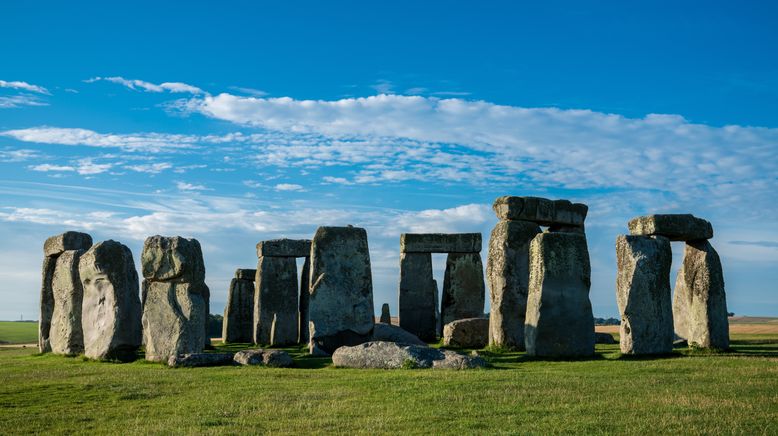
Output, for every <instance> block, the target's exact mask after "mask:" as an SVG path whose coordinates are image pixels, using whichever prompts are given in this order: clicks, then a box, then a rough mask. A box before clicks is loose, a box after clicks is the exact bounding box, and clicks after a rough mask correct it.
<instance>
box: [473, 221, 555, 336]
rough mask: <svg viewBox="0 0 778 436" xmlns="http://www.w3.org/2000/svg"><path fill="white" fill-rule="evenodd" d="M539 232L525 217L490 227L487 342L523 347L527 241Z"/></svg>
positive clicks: (525, 310) (526, 289) (527, 272)
mask: <svg viewBox="0 0 778 436" xmlns="http://www.w3.org/2000/svg"><path fill="white" fill-rule="evenodd" d="M540 232H541V231H540V227H539V226H538V225H537V224H536V223H533V222H529V221H500V222H498V223H497V225H496V226H495V227H494V229H493V230H492V235H491V238H490V239H489V257H488V258H487V261H486V276H487V279H488V280H489V290H490V297H491V304H490V313H489V322H490V326H489V344H490V345H494V346H497V347H506V348H514V349H518V350H523V349H524V316H525V314H526V312H527V293H528V287H529V245H530V242H532V239H533V238H534V237H535V235H537V234H538V233H540Z"/></svg>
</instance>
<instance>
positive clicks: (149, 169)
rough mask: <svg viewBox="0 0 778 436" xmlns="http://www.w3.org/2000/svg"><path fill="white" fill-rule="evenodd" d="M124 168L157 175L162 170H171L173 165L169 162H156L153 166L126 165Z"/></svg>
mask: <svg viewBox="0 0 778 436" xmlns="http://www.w3.org/2000/svg"><path fill="white" fill-rule="evenodd" d="M125 168H127V169H128V170H132V171H135V172H138V173H147V174H159V173H161V172H162V171H164V170H167V169H170V168H173V164H171V163H169V162H158V163H153V164H140V165H127V166H125Z"/></svg>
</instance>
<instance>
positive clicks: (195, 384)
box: [0, 335, 778, 434]
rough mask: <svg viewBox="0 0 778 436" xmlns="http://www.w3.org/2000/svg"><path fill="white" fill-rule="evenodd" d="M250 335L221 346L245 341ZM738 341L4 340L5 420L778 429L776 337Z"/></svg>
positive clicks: (83, 427) (245, 428)
mask: <svg viewBox="0 0 778 436" xmlns="http://www.w3.org/2000/svg"><path fill="white" fill-rule="evenodd" d="M240 348H241V347H240V346H232V347H230V348H227V347H217V349H223V350H224V349H232V350H235V349H240ZM733 348H734V351H733V352H729V353H710V352H705V351H689V350H684V351H679V352H676V353H675V354H674V355H673V356H670V357H664V358H654V359H634V358H625V357H622V356H620V354H619V353H618V345H598V347H597V351H598V355H597V357H596V358H594V359H589V360H579V361H541V360H530V359H527V358H526V357H524V356H523V355H522V353H506V354H489V353H484V355H485V357H487V359H488V360H489V361H490V362H491V363H492V365H493V368H490V369H483V370H470V371H443V370H394V371H386V370H351V369H336V368H332V367H331V366H330V360H329V359H327V358H312V357H305V356H304V354H303V353H302V352H301V350H300V349H287V350H288V351H290V352H292V353H293V354H294V357H295V361H296V363H297V365H298V368H289V369H271V368H259V367H217V368H193V369H169V368H167V367H165V366H163V365H161V364H152V363H145V362H142V361H137V362H134V363H129V364H116V363H98V362H91V361H85V360H84V359H83V358H79V357H77V358H67V357H60V356H54V355H38V354H35V351H34V350H30V349H20V348H4V349H0V417H2V428H3V433H33V432H35V433H43V432H46V433H49V432H55V433H86V432H88V433H122V434H126V433H198V434H199V433H230V434H237V433H295V434H307V433H329V432H337V433H361V434H376V433H379V434H386V433H414V434H422V433H424V434H430V433H431V434H442V433H446V434H454V433H478V434H492V433H536V434H547V433H631V434H638V433H642V434H646V433H648V434H657V433H696V434H702V433H745V434H776V433H778V336H776V335H773V336H770V337H765V336H764V335H760V337H759V338H753V339H751V338H739V337H738V336H733Z"/></svg>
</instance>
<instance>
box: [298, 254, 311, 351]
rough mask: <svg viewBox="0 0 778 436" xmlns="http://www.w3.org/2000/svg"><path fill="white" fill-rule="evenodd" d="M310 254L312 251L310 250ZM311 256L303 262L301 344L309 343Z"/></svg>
mask: <svg viewBox="0 0 778 436" xmlns="http://www.w3.org/2000/svg"><path fill="white" fill-rule="evenodd" d="M308 254H310V251H309V252H308ZM310 283H311V258H310V256H307V257H306V258H305V262H303V270H302V272H301V273H300V305H299V309H298V312H299V317H300V323H299V326H298V328H297V335H298V339H297V342H298V343H300V344H307V343H308V301H309V299H310V295H311V294H310V292H311V284H310Z"/></svg>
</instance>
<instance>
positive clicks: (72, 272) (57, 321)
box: [49, 250, 84, 355]
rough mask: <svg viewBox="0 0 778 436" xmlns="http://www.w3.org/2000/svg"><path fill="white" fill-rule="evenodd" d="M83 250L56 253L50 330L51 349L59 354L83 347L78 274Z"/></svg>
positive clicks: (76, 351) (80, 292)
mask: <svg viewBox="0 0 778 436" xmlns="http://www.w3.org/2000/svg"><path fill="white" fill-rule="evenodd" d="M83 253H84V251H83V250H68V251H64V252H62V254H60V255H59V257H57V264H56V267H55V269H54V276H53V277H52V280H51V291H52V294H53V295H54V311H53V312H52V315H51V330H50V331H49V342H50V344H51V351H52V352H53V353H56V354H65V355H74V354H79V353H82V352H83V351H84V334H83V331H82V329H81V303H82V301H83V298H84V289H83V287H82V286H81V279H80V278H79V275H78V261H79V259H80V258H81V255H82V254H83Z"/></svg>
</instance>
